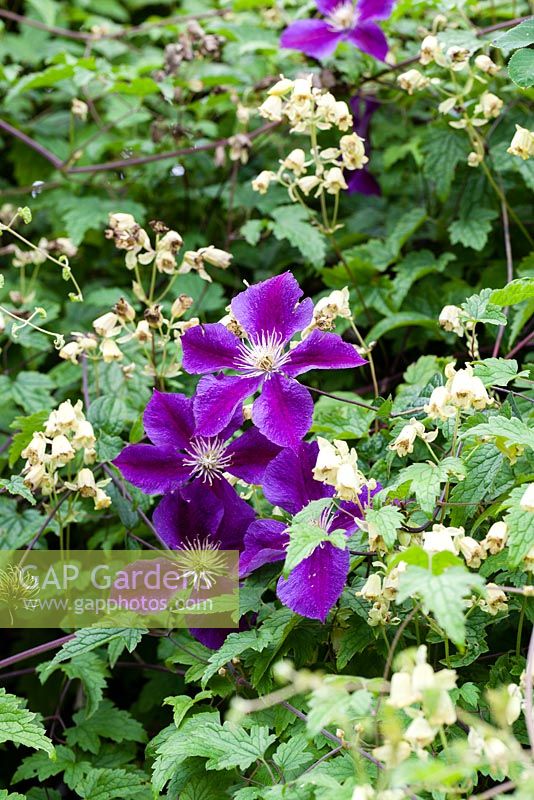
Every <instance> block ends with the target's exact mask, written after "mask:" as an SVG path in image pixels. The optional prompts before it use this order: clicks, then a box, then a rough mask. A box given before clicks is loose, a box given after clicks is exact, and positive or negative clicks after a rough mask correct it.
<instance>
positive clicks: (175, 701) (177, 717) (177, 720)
mask: <svg viewBox="0 0 534 800" xmlns="http://www.w3.org/2000/svg"><path fill="white" fill-rule="evenodd" d="M210 697H212V693H211V692H209V691H206V692H199V693H198V694H197V695H196V696H195V697H189V695H188V694H179V695H176V696H174V697H166V698H165V700H164V701H163V703H164V705H166V706H172V710H173V711H172V713H173V719H174V724H175V725H176V727H177V728H179V727H180V725H181V724H182V722H183V720H184V718H185V716H186V714H187V712H188V711H190V710H191V709H192V708H193V706H194V705H195V703H200V702H201V701H202V700H208V699H209V698H210Z"/></svg>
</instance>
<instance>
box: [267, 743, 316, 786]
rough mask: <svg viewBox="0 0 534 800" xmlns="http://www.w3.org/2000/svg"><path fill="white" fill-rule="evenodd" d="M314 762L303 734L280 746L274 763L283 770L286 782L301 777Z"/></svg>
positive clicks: (275, 754)
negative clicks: (302, 772)
mask: <svg viewBox="0 0 534 800" xmlns="http://www.w3.org/2000/svg"><path fill="white" fill-rule="evenodd" d="M313 760H314V757H313V754H312V753H310V751H309V749H308V739H307V737H306V736H304V735H303V734H302V733H298V734H296V735H294V736H292V737H291V739H288V741H287V742H282V743H281V744H279V745H278V747H277V748H276V752H275V753H274V754H273V761H274V763H275V764H276V765H277V766H278V767H280V769H281V770H282V772H283V774H284V778H285V780H286V781H288V780H292V779H293V778H296V777H297V776H298V775H300V773H301V771H302V770H303V769H305V768H306V767H307V766H309V765H310V764H311V763H312V761H313Z"/></svg>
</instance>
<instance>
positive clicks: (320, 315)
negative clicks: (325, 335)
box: [302, 286, 352, 339]
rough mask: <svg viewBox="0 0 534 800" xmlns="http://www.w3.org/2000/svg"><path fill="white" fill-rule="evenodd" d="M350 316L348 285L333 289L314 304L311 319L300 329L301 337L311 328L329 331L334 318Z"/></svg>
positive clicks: (332, 325) (307, 334)
mask: <svg viewBox="0 0 534 800" xmlns="http://www.w3.org/2000/svg"><path fill="white" fill-rule="evenodd" d="M351 317H352V312H351V310H350V305H349V289H348V286H344V287H343V289H334V291H333V292H331V293H330V294H329V295H327V296H326V297H321V299H320V300H318V301H317V303H316V304H315V307H314V309H313V318H312V321H311V322H310V324H309V325H308V327H307V328H305V329H304V330H303V331H302V338H303V339H305V338H306V337H307V336H309V335H310V333H311V332H312V331H313V330H320V331H331V330H333V328H335V322H336V319H338V318H340V319H351Z"/></svg>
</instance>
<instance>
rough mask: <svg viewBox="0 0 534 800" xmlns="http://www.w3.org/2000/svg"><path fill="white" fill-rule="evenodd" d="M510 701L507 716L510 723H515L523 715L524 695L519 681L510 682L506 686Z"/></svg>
mask: <svg viewBox="0 0 534 800" xmlns="http://www.w3.org/2000/svg"><path fill="white" fill-rule="evenodd" d="M506 693H507V695H508V702H507V703H506V709H505V717H506V722H507V724H508V725H513V724H514V722H515V721H516V720H518V719H519V717H520V716H521V710H522V707H523V695H522V693H521V689H520V688H519V686H518V685H517V683H509V684H508V686H507V687H506Z"/></svg>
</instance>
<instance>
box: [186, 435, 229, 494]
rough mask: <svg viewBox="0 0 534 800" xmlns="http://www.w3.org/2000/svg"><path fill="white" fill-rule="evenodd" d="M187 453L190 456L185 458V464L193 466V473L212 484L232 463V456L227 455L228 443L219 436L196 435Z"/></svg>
mask: <svg viewBox="0 0 534 800" xmlns="http://www.w3.org/2000/svg"><path fill="white" fill-rule="evenodd" d="M186 453H187V455H188V456H189V458H187V459H185V460H184V464H185V465H186V466H187V467H191V474H192V475H195V476H196V477H198V478H201V480H202V481H203V482H204V483H206V482H207V483H209V485H210V486H212V485H213V482H214V480H219V479H220V478H221V477H222V475H223V473H224V472H225V470H227V469H228V467H229V466H230V464H231V463H232V456H231V455H226V443H225V442H223V441H221V440H220V439H219V438H217V437H215V438H205V437H203V436H195V438H194V439H193V440H192V441H191V443H190V445H189V448H188V449H187V450H186Z"/></svg>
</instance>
